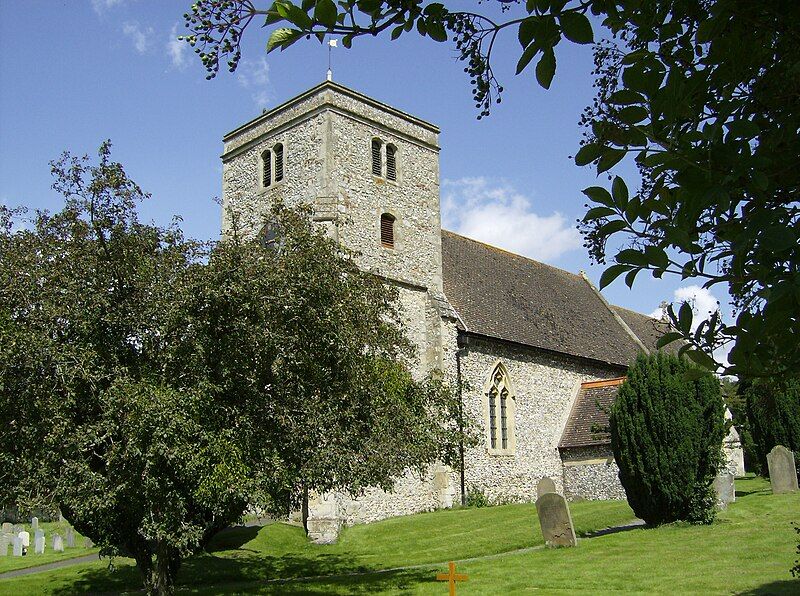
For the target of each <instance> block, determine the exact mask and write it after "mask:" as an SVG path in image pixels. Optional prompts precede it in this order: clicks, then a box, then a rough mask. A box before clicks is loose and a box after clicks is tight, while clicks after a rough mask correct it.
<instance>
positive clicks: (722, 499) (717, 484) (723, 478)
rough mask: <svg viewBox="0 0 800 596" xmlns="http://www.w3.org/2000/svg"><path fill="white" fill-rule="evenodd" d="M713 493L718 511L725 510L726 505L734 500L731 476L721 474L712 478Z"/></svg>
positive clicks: (734, 487)
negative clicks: (715, 496)
mask: <svg viewBox="0 0 800 596" xmlns="http://www.w3.org/2000/svg"><path fill="white" fill-rule="evenodd" d="M714 492H715V493H716V495H717V506H718V507H719V508H720V509H727V508H728V503H733V502H734V501H735V500H736V485H735V484H734V479H733V474H731V473H730V472H723V473H722V474H719V475H718V476H717V477H716V478H714Z"/></svg>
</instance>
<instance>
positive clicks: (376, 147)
mask: <svg viewBox="0 0 800 596" xmlns="http://www.w3.org/2000/svg"><path fill="white" fill-rule="evenodd" d="M381 145H383V143H381V142H380V140H379V139H372V174H373V175H374V176H381V175H382V174H383V160H382V159H381Z"/></svg>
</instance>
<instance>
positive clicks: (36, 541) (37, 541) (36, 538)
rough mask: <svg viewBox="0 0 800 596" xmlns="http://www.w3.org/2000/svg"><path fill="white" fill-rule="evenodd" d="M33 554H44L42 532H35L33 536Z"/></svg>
mask: <svg viewBox="0 0 800 596" xmlns="http://www.w3.org/2000/svg"><path fill="white" fill-rule="evenodd" d="M33 552H34V553H35V554H37V555H43V554H44V531H42V530H36V533H35V534H34V535H33Z"/></svg>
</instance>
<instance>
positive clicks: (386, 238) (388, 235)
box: [381, 213, 395, 248]
mask: <svg viewBox="0 0 800 596" xmlns="http://www.w3.org/2000/svg"><path fill="white" fill-rule="evenodd" d="M394 222H395V218H394V215H392V214H391V213H384V214H383V215H381V246H385V247H386V248H394Z"/></svg>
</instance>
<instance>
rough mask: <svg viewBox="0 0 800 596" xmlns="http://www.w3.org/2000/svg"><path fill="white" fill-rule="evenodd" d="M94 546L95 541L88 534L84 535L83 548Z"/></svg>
mask: <svg viewBox="0 0 800 596" xmlns="http://www.w3.org/2000/svg"><path fill="white" fill-rule="evenodd" d="M93 546H94V542H92V539H91V538H89V537H88V536H84V537H83V548H92V547H93Z"/></svg>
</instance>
